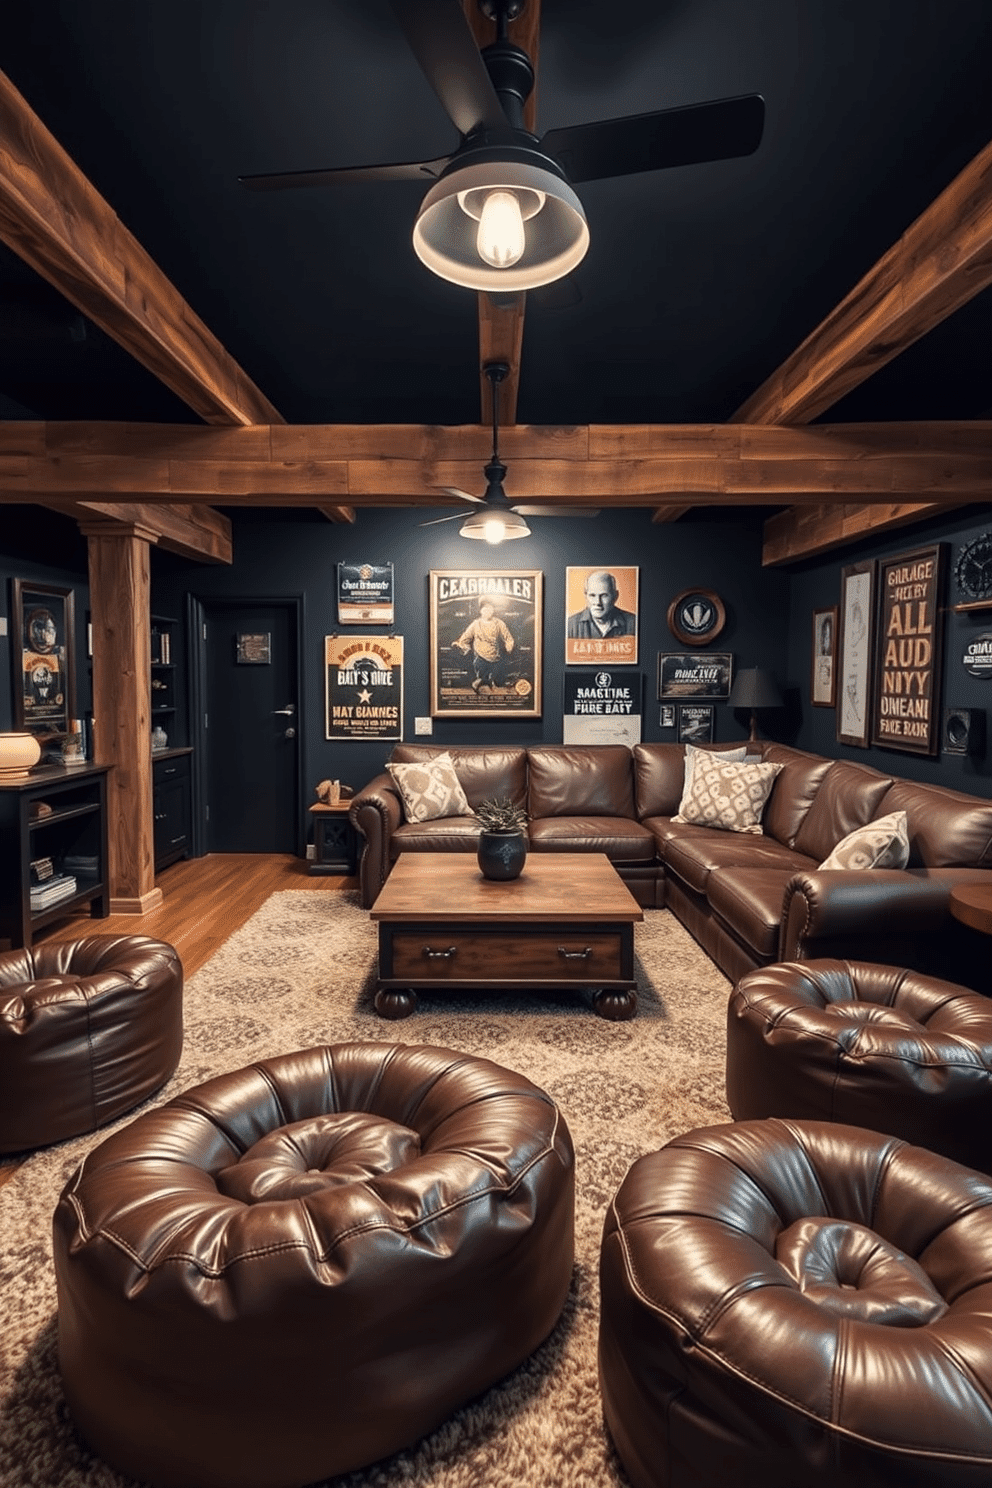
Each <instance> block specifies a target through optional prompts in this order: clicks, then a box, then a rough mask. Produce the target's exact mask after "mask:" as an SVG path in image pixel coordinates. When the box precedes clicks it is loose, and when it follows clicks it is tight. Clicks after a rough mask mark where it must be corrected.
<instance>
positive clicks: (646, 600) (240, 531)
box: [153, 510, 789, 791]
mask: <svg viewBox="0 0 992 1488" xmlns="http://www.w3.org/2000/svg"><path fill="white" fill-rule="evenodd" d="M458 526H459V523H458V522H457V521H454V522H448V523H445V524H443V525H441V526H434V527H421V526H419V525H418V518H417V516H416V514H415V513H413V512H412V511H409V510H402V511H364V512H361V511H360V512H359V514H358V518H357V521H356V522H355V524H354V526H350V527H343V526H337V525H332V524H331V523H329V522H328V521H326V519H324V518H321V517H316V518H315V519H311V518H310V515H309V514H303V513H295V514H293V516H292V517H291V518H288V517H287V519H285V520H278V519H272V520H265V519H263V518H261V517H259V516H257V515H256V516H248V515H245V516H239V517H236V518H235V522H234V554H235V562H234V565H233V567H231V568H219V567H205V566H203V565H192V564H181V563H179V562H177V561H175V560H173V559H171V558H170V557H169V555H168V554H159V553H156V554H155V555H154V560H153V608H154V609H156V610H158V611H160V612H161V613H164V614H180V615H181V614H183V612H184V609H183V607H184V604H185V594H186V592H187V591H190V592H192V593H193V594H195V595H197V596H199V597H201V598H203V599H209V598H210V597H220V596H226V597H233V596H238V597H244V598H250V597H251V596H252V595H264V596H266V597H274V596H280V595H303V596H304V597H305V616H306V635H305V641H304V688H305V692H304V697H303V698H302V699H301V710H302V718H303V729H304V734H303V749H304V756H303V770H304V776H303V778H304V781H305V782H306V789H307V791H309V790H311V789H312V787H313V785H315V784H316V782H317V781H318V780H321V779H323V778H325V777H330V778H332V779H340V780H342V781H345V782H347V783H348V784H349V785H352V786H354V787H355V788H356V789H357V788H358V787H360V786H361V785H363V784H364V783H365V782H366V781H367V780H368V779H369V778H370V777H371V776H372V775H373V774H375V773H376V772H377V771H378V770H379V769H380V768H381V767H382V764H383V762H384V761H385V759H386V758H387V756H388V754H389V752H390V750H391V748H392V745H391V744H389V743H386V742H383V743H381V744H376V743H372V744H370V743H364V742H363V743H357V742H356V743H334V744H332V743H328V742H327V741H326V740H325V739H324V722H323V720H324V677H323V670H322V655H323V638H324V636H325V635H328V634H330V633H331V632H332V631H335V630H338V629H339V626H338V624H337V612H336V602H335V578H336V573H335V564H336V563H337V562H338V561H339V560H347V561H357V560H361V559H368V560H370V561H376V562H381V561H392V562H393V563H394V564H395V567H396V590H397V597H396V625H395V627H394V628H395V630H396V632H397V633H398V634H400V635H402V636H403V637H404V642H405V674H406V675H405V682H406V687H405V720H404V733H405V737H406V738H407V739H412V738H413V737H414V732H413V727H414V725H413V720H414V718H415V717H417V716H424V715H427V714H428V713H429V712H430V696H429V660H428V608H429V604H428V573H429V571H430V570H431V569H432V568H433V569H445V568H483V569H485V568H493V569H498V568H501V567H525V568H536V569H540V570H541V571H542V572H543V574H544V715H543V718H541V719H538V720H534V721H526V720H520V721H512V720H507V721H505V722H504V721H502V720H498V719H467V720H457V721H454V720H444V721H438V720H435V724H434V733H433V735H432V742H435V743H440V744H452V743H475V742H478V743H484V742H489V741H490V740H492V739H493V738H494V737H498V738H499V739H501V740H505V741H507V742H512V743H532V742H539V741H548V742H560V741H561V727H562V725H561V715H562V701H561V694H562V673H563V671H564V661H563V657H564V633H565V623H564V613H565V600H564V593H565V569H566V566H567V565H569V564H575V565H590V564H603V565H604V566H609V565H611V564H635V565H638V566H639V567H640V570H641V574H640V580H641V603H640V656H641V660H640V665H639V667H638V668H636V669H633V668H632V669H631V670H637V671H639V672H640V673H641V674H642V675H643V676H644V679H645V709H644V719H645V723H644V736H645V738H648V739H659V738H662V737H668V738H674V734H673V733H672V731H671V730H669V731H668V732H667V733H666V734H663V733H662V731H661V730H660V729H659V727H658V717H659V712H658V703H657V700H656V691H657V687H656V672H657V653H658V652H659V651H678V650H683V649H685V648H684V647H682V646H681V645H680V643H679V642H678V641H676V640H675V638H674V637H673V636H672V634H671V632H670V631H669V629H668V625H667V623H666V613H667V610H668V606H669V604H670V603H671V601H672V599H673V598H674V597H675V595H676V594H678V593H679V592H680V591H681V590H683V589H686V588H688V587H689V586H690V585H701V586H702V587H704V588H708V589H713V590H715V591H716V592H717V593H718V594H719V595H720V596H721V598H722V599H723V601H724V604H725V605H726V608H727V627H726V630H725V631H724V633H723V634H722V635H721V636H720V638H719V641H718V642H717V643H716V644H717V648H719V649H723V650H727V651H731V652H733V653H734V655H735V658H736V664H737V665H739V666H754V665H758V664H760V665H763V666H769V667H771V668H772V669H773V670H774V671H775V672H776V673H777V674H778V675H779V676H781V675H782V673H783V670H784V667H785V662H786V647H787V636H786V622H787V617H788V604H789V582H788V577H787V576H786V575H784V574H782V573H778V572H770V571H762V569H761V567H760V552H761V534H760V528H759V527H758V526H757V525H751V526H747V525H745V524H743V523H740V522H731V523H723V522H699V523H686V524H679V525H678V526H674V527H667V526H656V525H653V524H652V522H651V519H650V514H649V513H648V512H646V511H645V512H616V513H612V514H610V515H607V514H606V513H604V514H603V515H602V516H600V517H598V518H596V519H593V520H590V519H587V518H580V519H568V518H554V519H545V520H543V521H542V520H540V519H537V518H535V519H534V520H533V535H532V537H531V538H525V539H523V540H521V541H517V542H513V543H508V544H506V545H504V546H503V547H501V548H499V549H491V548H488V547H486V545H485V544H484V543H478V542H467V541H466V540H465V539H464V538H461V537H459V536H458ZM367 629H368V631H369V632H370V633H373V634H374V633H375V630H376V627H368V628H367ZM378 629H379V630H381V631H384V627H379V628H378ZM349 630H351V631H353V632H354V633H355V634H359V633H364V628H363V627H357V626H356V627H349ZM746 725H747V719H746V717H745V716H744V715H741V716H740V717H736V716H735V715H734V713H733V712H732V711H731V710H730V709H729V708H728V707H727V706H726V705H725V704H718V705H717V737H718V738H721V739H729V738H738V737H743V736H744V734H746V731H747V728H746Z"/></svg>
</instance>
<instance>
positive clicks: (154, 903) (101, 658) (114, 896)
mask: <svg viewBox="0 0 992 1488" xmlns="http://www.w3.org/2000/svg"><path fill="white" fill-rule="evenodd" d="M80 527H81V529H82V531H83V532H84V533H85V535H86V537H87V538H88V540H89V576H90V614H91V619H92V625H93V738H94V745H95V754H96V759H97V760H98V761H99V762H100V763H101V764H108V765H113V767H114V768H113V770H112V771H111V772H110V775H109V777H108V780H107V816H108V827H109V839H110V842H109V859H110V862H109V869H110V873H109V878H110V912H111V914H134V915H143V914H147V913H148V911H149V910H151V909H157V908H158V906H159V905H160V904H161V903H162V890H161V889H157V888H156V887H155V850H154V841H153V820H152V755H151V640H150V620H149V604H150V596H151V565H150V562H149V545H150V543H151V542H153V541H154V540H155V534H154V533H152V532H150V531H149V530H148V529H145V528H142V527H138V526H127V525H125V524H122V523H120V522H102V521H99V520H96V521H93V522H83V523H80Z"/></svg>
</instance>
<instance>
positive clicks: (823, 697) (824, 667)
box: [809, 605, 837, 708]
mask: <svg viewBox="0 0 992 1488" xmlns="http://www.w3.org/2000/svg"><path fill="white" fill-rule="evenodd" d="M809 688H810V701H811V702H812V704H813V706H814V707H815V708H832V707H834V705H835V704H836V702H837V606H836V605H831V606H830V607H829V608H828V609H826V610H814V611H813V660H812V662H811V666H810V685H809Z"/></svg>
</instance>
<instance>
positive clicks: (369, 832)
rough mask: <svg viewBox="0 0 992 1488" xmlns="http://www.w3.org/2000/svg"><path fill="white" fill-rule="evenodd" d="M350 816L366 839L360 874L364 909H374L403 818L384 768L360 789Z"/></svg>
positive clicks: (397, 797)
mask: <svg viewBox="0 0 992 1488" xmlns="http://www.w3.org/2000/svg"><path fill="white" fill-rule="evenodd" d="M348 820H349V821H350V822H351V824H352V826H353V827H354V828H355V830H356V832H359V833H361V835H362V837H363V838H364V839H365V846H364V847H363V849H362V857H361V862H360V863H359V865H358V878H359V884H360V886H361V891H362V907H363V909H371V908H372V905H373V904H374V903H375V901H376V899H377V898H378V897H379V890H380V889H381V888H382V886H383V884H384V883H385V882H386V879H387V878H388V876H389V861H390V844H391V842H392V836H393V833H394V832H395V830H396V828H397V827H398V826H399V825H400V823H401V822H402V820H403V807H402V806H401V804H400V798H399V796H398V795H397V794H396V790H395V788H394V786H393V780H392V776H391V775H389V774H388V773H387V772H386V771H385V770H384V771H383V772H382V774H381V775H376V777H375V778H374V780H370V781H369V783H368V785H366V786H363V788H362V789H361V790H360V791H359V792H358V795H357V796H356V797H355V798H354V800H353V801H352V803H351V809H350V810H349V812H348Z"/></svg>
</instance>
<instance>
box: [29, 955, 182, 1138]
mask: <svg viewBox="0 0 992 1488" xmlns="http://www.w3.org/2000/svg"><path fill="white" fill-rule="evenodd" d="M182 1047H183V969H182V965H181V963H180V960H179V957H178V955H177V954H176V951H175V950H174V949H173V947H172V946H171V945H166V944H165V942H164V941H160V940H152V939H150V938H149V937H148V936H146V935H87V936H85V937H84V938H83V939H82V940H75V941H66V942H65V943H64V944H61V945H59V944H53V943H51V942H47V941H46V942H43V943H42V944H41V945H37V946H35V947H34V948H33V949H24V950H14V951H0V1091H2V1092H3V1100H2V1103H0V1152H21V1151H24V1150H25V1149H27V1148H30V1147H43V1146H45V1145H46V1144H47V1143H49V1142H60V1141H63V1140H64V1139H65V1138H67V1137H76V1136H79V1135H81V1134H82V1133H83V1132H89V1131H93V1130H94V1129H95V1128H96V1127H98V1126H103V1125H104V1124H105V1123H106V1122H108V1121H113V1120H115V1118H116V1117H118V1116H122V1115H123V1114H124V1112H125V1111H130V1110H131V1109H133V1107H134V1106H136V1105H138V1104H139V1103H140V1102H141V1101H143V1100H145V1099H146V1097H147V1096H149V1095H151V1094H152V1092H153V1091H155V1090H157V1089H158V1088H159V1086H160V1085H164V1084H165V1082H166V1080H167V1079H168V1078H169V1076H170V1075H171V1074H172V1072H173V1070H174V1069H175V1068H176V1065H177V1064H178V1063H179V1056H180V1054H181V1053H182Z"/></svg>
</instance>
